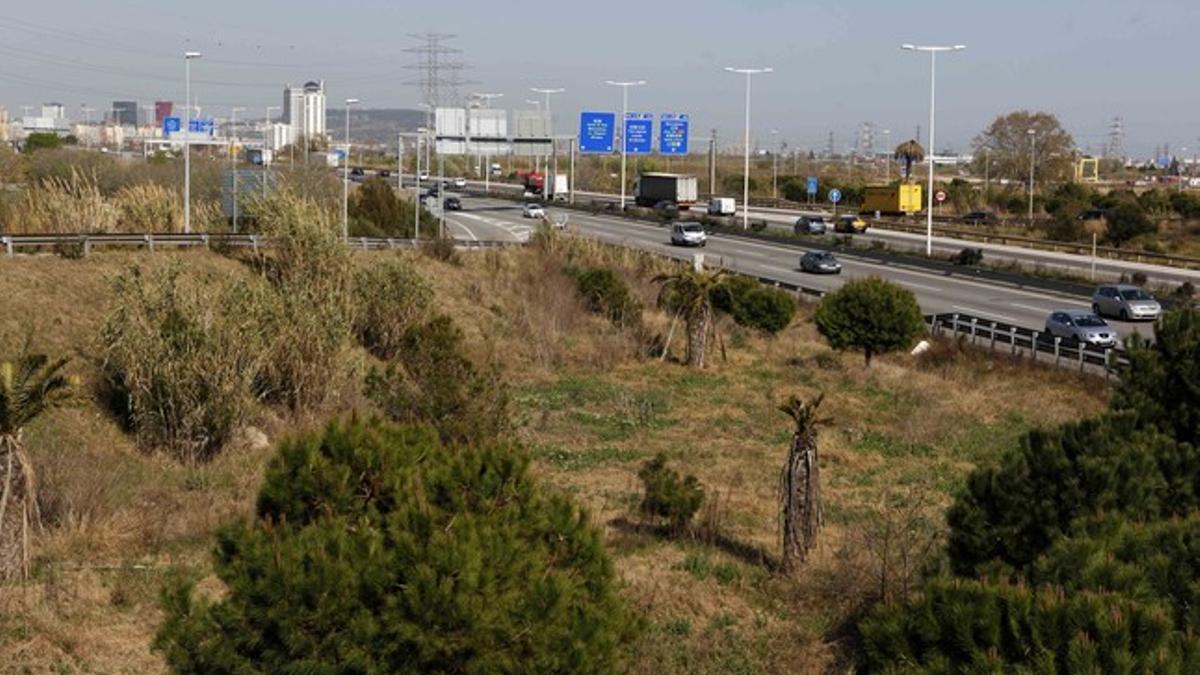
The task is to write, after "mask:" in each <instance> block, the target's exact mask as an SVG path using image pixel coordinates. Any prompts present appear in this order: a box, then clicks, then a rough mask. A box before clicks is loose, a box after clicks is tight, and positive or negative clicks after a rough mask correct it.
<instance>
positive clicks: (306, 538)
mask: <svg viewBox="0 0 1200 675" xmlns="http://www.w3.org/2000/svg"><path fill="white" fill-rule="evenodd" d="M213 564H214V568H215V572H216V575H217V577H218V578H219V579H220V580H221V581H222V582H223V583H224V586H225V589H226V592H225V593H224V594H223V595H222V597H221V599H219V600H215V601H212V600H206V599H201V598H197V597H194V596H193V587H192V586H191V585H190V584H187V583H184V582H181V581H176V582H173V583H171V584H170V585H169V586H168V588H167V590H166V591H165V592H164V595H163V607H164V610H165V614H166V617H165V620H164V622H163V624H162V625H161V626H160V627H159V631H158V634H157V637H156V639H155V643H154V646H155V648H156V649H157V650H159V651H161V652H163V654H164V655H165V656H166V660H167V663H168V664H169V666H170V667H171V669H172V670H173V671H175V672H178V673H213V672H247V673H249V672H276V673H283V672H322V673H337V672H360V673H414V674H415V673H426V672H467V673H525V672H580V673H601V672H610V671H611V670H613V667H614V663H615V662H616V661H617V659H618V657H619V655H620V653H621V649H622V647H623V646H624V645H625V644H626V643H627V642H628V640H629V639H631V638H632V637H633V635H634V628H635V627H636V625H637V624H636V621H635V620H634V617H633V616H632V615H631V614H630V612H629V611H628V610H627V609H626V607H625V606H624V605H623V603H622V602H621V600H620V599H619V598H618V595H617V592H616V578H615V575H614V573H613V570H612V564H611V562H610V560H609V558H608V555H607V553H606V552H605V550H604V544H603V535H602V534H601V533H600V532H599V531H598V530H597V529H596V528H595V527H593V526H592V525H591V524H590V523H589V522H588V518H587V515H586V514H585V513H583V512H582V511H580V509H579V508H578V507H576V506H575V505H574V504H573V503H572V502H571V501H570V500H569V499H568V498H567V497H565V496H562V495H561V494H560V493H557V492H549V491H545V490H543V489H542V487H541V486H540V485H539V484H538V483H537V482H536V481H535V480H534V478H533V477H532V476H531V475H530V472H529V469H528V460H527V459H526V457H525V456H524V453H523V452H521V451H520V450H518V449H515V448H512V447H509V446H491V445H489V446H485V447H464V448H454V449H449V448H445V447H443V446H442V445H441V444H440V443H439V442H438V440H437V437H436V435H434V434H432V433H430V432H429V431H427V430H425V429H422V428H413V427H397V426H391V425H388V424H384V423H380V422H376V421H372V422H362V421H358V420H352V421H350V422H348V423H346V424H333V425H330V426H329V427H327V428H326V429H325V430H324V431H323V432H321V433H316V434H312V435H309V436H305V437H300V438H298V439H295V440H292V441H290V442H287V443H285V444H283V446H282V447H281V449H280V451H279V454H278V455H277V456H276V457H275V459H274V460H273V461H272V463H271V465H270V466H269V468H268V470H267V474H266V478H265V480H264V482H263V487H262V489H261V491H260V493H259V498H258V506H257V512H256V516H255V518H254V519H253V521H251V522H249V523H238V524H234V525H231V526H229V527H226V528H224V529H223V530H221V531H220V533H219V534H218V541H217V546H216V550H215V552H214V555H213Z"/></svg>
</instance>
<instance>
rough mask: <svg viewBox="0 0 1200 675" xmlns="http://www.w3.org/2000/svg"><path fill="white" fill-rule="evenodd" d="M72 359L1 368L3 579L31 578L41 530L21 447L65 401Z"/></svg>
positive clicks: (24, 361) (33, 357)
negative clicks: (33, 540) (26, 434)
mask: <svg viewBox="0 0 1200 675" xmlns="http://www.w3.org/2000/svg"><path fill="white" fill-rule="evenodd" d="M66 363H67V362H66V359H62V360H58V361H53V362H52V361H50V359H49V358H47V357H46V356H45V355H42V354H24V355H22V356H21V357H19V358H18V359H17V360H16V362H8V361H5V362H3V363H0V579H6V578H11V577H13V576H16V574H17V573H18V572H19V573H20V574H21V575H22V576H24V577H28V576H29V537H30V531H31V530H32V529H34V528H36V527H38V526H39V525H40V518H39V517H38V508H37V481H36V480H35V474H34V470H33V465H32V463H31V462H30V461H29V454H28V452H26V450H25V446H24V444H23V443H22V441H21V435H22V431H23V430H24V428H25V425H27V424H28V423H29V422H31V421H33V420H34V418H36V417H37V416H38V415H40V414H42V413H43V412H45V411H46V410H47V409H48V408H50V407H52V406H54V405H57V404H58V402H59V401H60V400H61V399H62V398H63V397H64V396H65V394H66V391H67V388H68V386H69V381H68V379H67V377H66V376H65V375H63V374H62V369H63V366H65V365H66Z"/></svg>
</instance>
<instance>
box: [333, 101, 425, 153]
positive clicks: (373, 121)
mask: <svg viewBox="0 0 1200 675" xmlns="http://www.w3.org/2000/svg"><path fill="white" fill-rule="evenodd" d="M345 113H346V109H345V108H328V109H326V111H325V128H326V129H327V130H328V131H329V135H330V137H331V138H332V139H333V140H334V142H338V141H340V140H341V138H342V135H343V133H344V132H345V129H346V114H345ZM424 124H425V111H423V110H409V109H406V108H374V109H372V108H362V109H359V108H355V109H352V110H351V111H350V137H351V138H352V139H354V140H355V141H356V142H359V143H362V142H368V143H382V144H384V145H394V144H395V142H396V134H397V133H398V132H401V131H405V132H410V131H416V130H417V127H420V126H424Z"/></svg>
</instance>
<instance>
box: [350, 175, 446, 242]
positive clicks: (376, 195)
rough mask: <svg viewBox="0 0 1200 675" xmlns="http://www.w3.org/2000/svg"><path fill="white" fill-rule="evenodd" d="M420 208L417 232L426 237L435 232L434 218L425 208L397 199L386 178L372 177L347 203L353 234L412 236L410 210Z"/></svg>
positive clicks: (411, 213) (412, 216) (360, 235)
mask: <svg viewBox="0 0 1200 675" xmlns="http://www.w3.org/2000/svg"><path fill="white" fill-rule="evenodd" d="M416 208H419V209H420V210H421V215H420V218H421V232H422V233H424V234H425V236H426V237H429V236H431V235H432V234H434V233H435V232H437V226H438V220H437V218H435V217H434V216H433V214H432V213H430V212H429V211H427V210H426V209H425V207H423V206H418V205H415V204H413V202H411V201H409V200H407V199H401V198H400V196H399V195H398V194H397V193H396V190H395V188H393V187H392V186H391V184H389V183H388V181H387V180H385V179H383V178H379V177H378V176H375V177H372V178H370V179H368V180H367V181H365V182H364V183H363V184H362V185H361V186H359V188H358V189H357V190H355V191H354V193H353V194H352V195H351V198H350V203H349V205H348V206H347V211H348V212H349V217H350V219H351V228H350V235H351V236H354V237H396V238H402V239H412V238H414V231H413V226H414V224H415V223H414V220H415V217H414V214H413V209H416Z"/></svg>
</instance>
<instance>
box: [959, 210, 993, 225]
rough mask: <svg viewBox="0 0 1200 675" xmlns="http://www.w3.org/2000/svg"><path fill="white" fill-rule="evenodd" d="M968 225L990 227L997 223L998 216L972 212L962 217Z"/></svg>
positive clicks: (989, 213)
mask: <svg viewBox="0 0 1200 675" xmlns="http://www.w3.org/2000/svg"><path fill="white" fill-rule="evenodd" d="M962 221H963V222H964V223H966V224H968V225H990V224H992V223H994V222H996V214H994V213H992V212H990V211H971V212H969V213H967V214H965V215H963V217H962Z"/></svg>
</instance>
